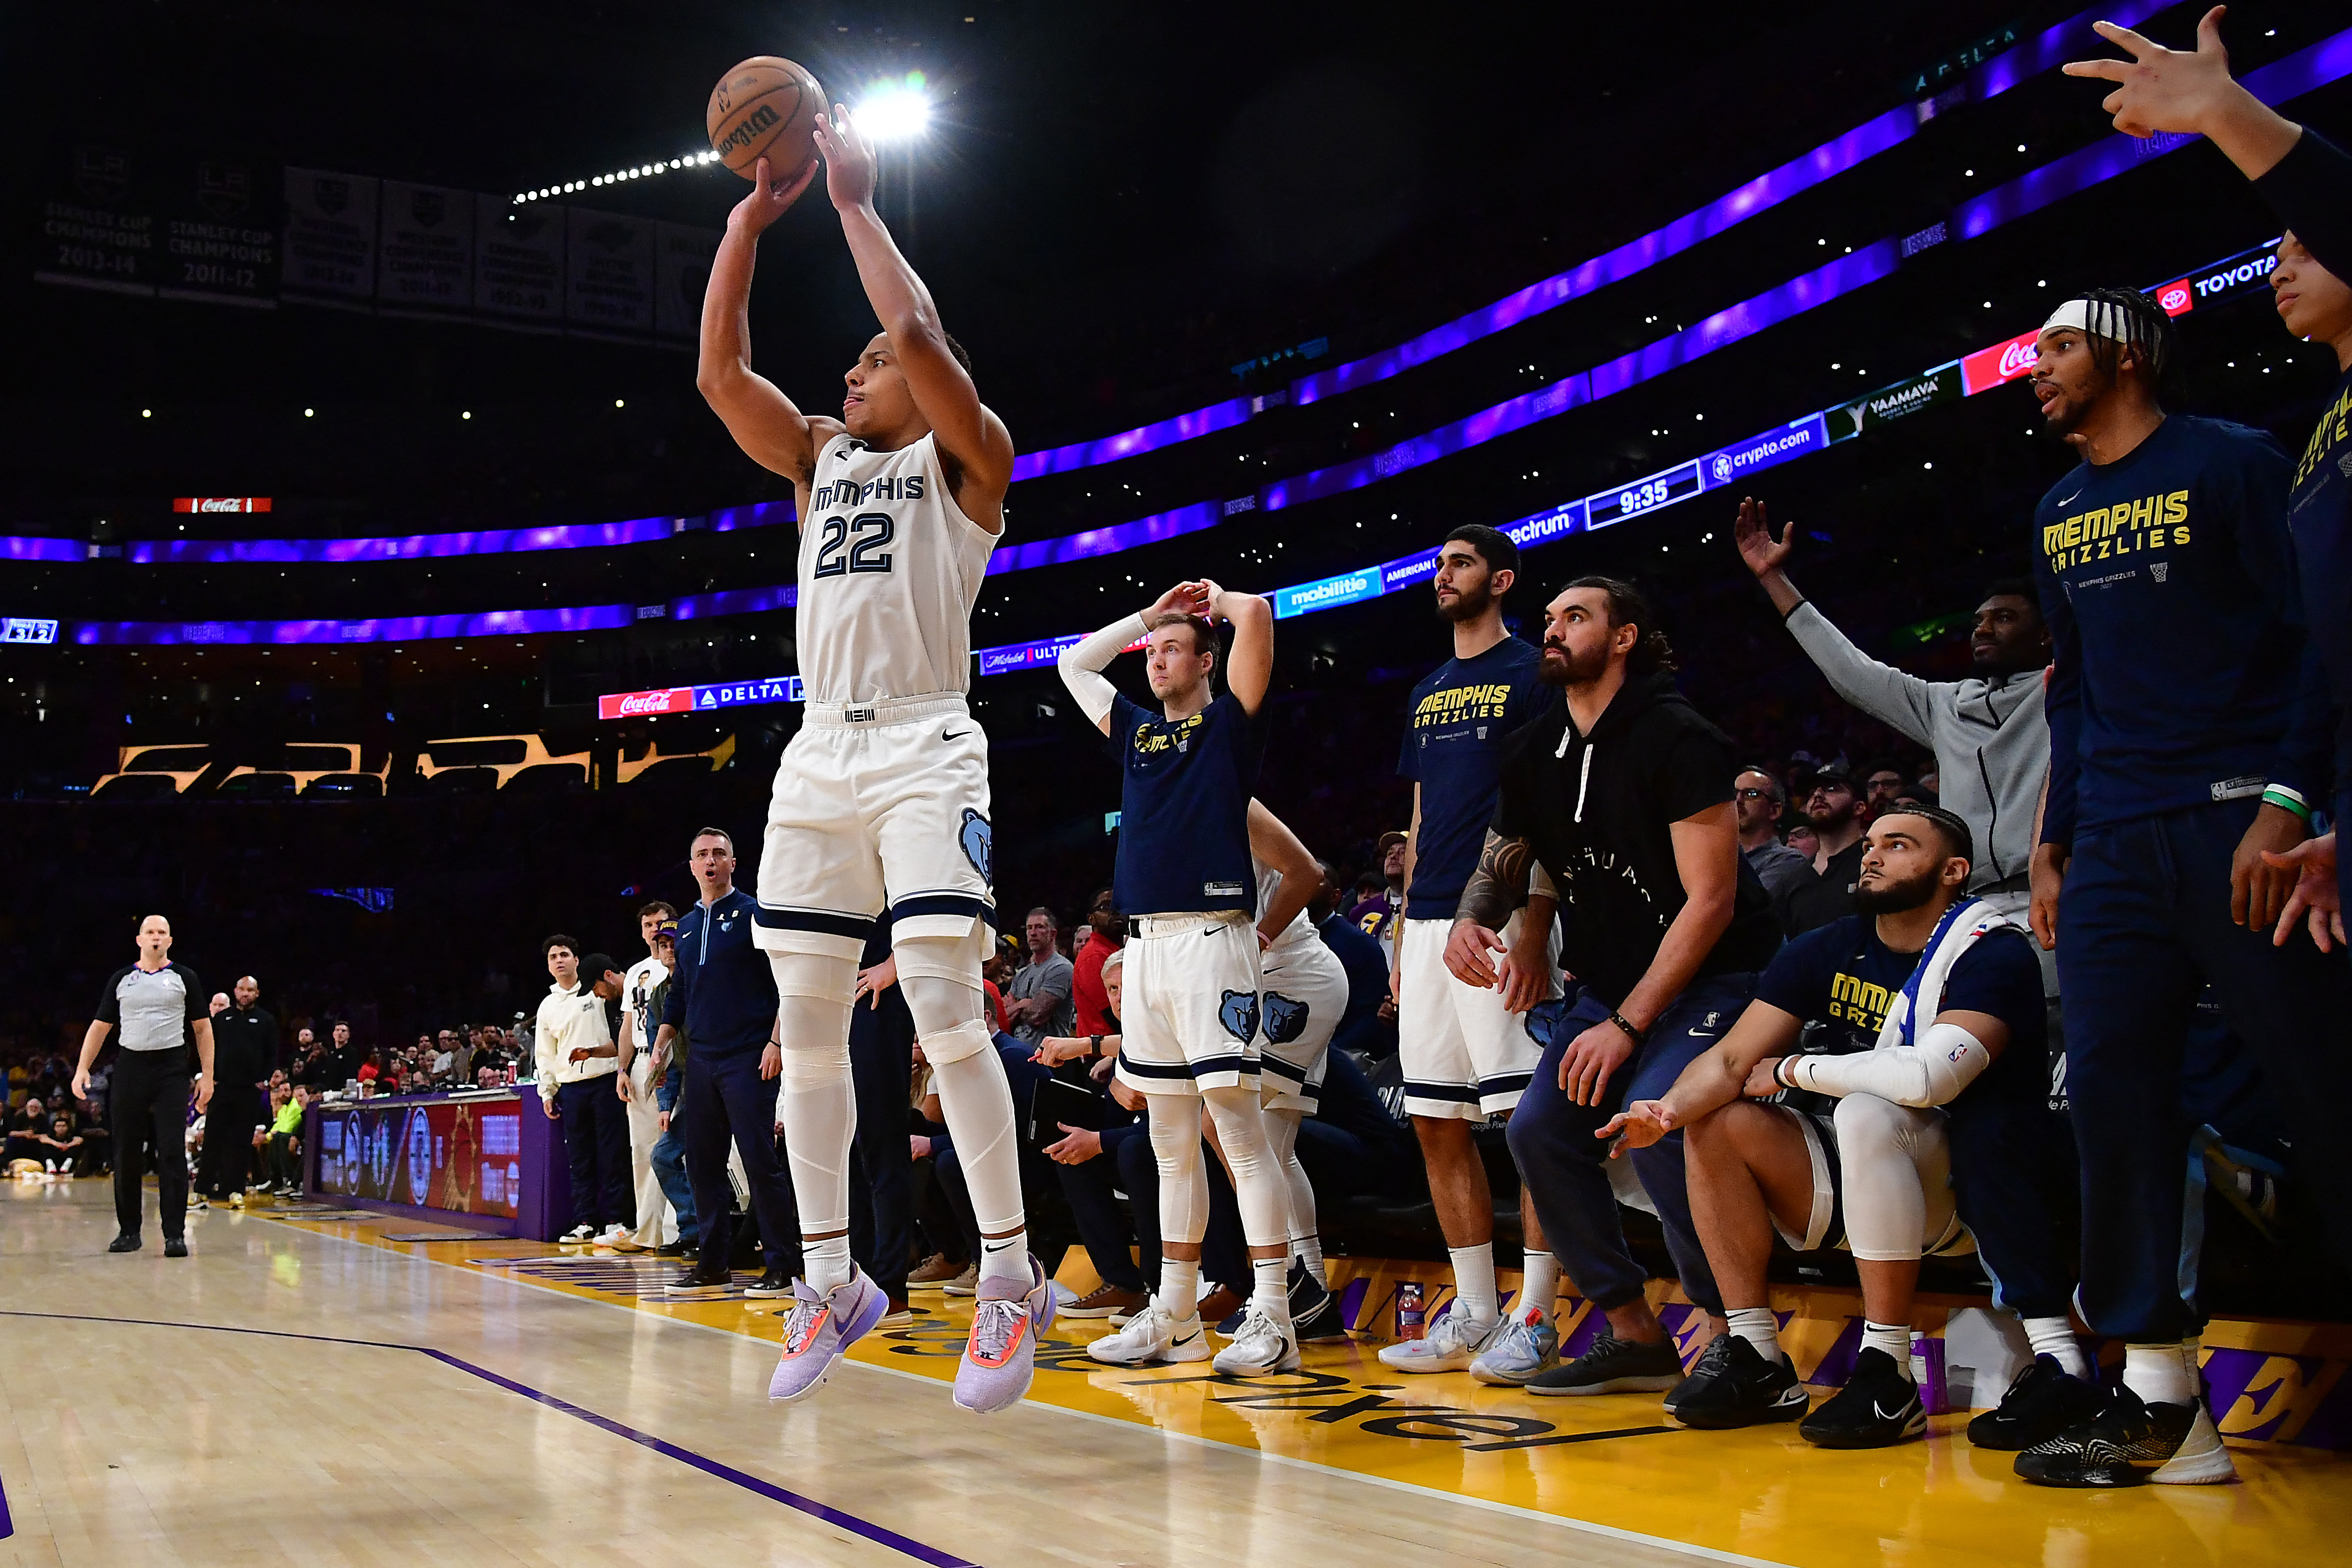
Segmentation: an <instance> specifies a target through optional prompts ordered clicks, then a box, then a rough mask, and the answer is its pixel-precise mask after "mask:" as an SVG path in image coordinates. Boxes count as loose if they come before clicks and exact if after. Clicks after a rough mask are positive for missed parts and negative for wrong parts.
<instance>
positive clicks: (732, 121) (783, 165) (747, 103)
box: [705, 55, 824, 180]
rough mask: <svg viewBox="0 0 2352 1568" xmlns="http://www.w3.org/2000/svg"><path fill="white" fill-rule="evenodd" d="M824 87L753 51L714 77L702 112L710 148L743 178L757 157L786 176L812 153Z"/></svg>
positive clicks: (800, 70) (785, 63) (801, 69)
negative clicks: (712, 85)
mask: <svg viewBox="0 0 2352 1568" xmlns="http://www.w3.org/2000/svg"><path fill="white" fill-rule="evenodd" d="M822 109H824V89H823V88H821V87H819V86H818V85H817V80H816V78H814V77H813V76H811V75H809V73H808V71H807V69H806V68H804V67H802V66H798V65H795V64H794V63H793V62H792V61H791V60H788V59H784V58H782V57H780V56H777V55H754V56H752V57H751V58H750V59H748V60H745V61H744V62H743V63H742V64H741V65H739V66H737V67H736V68H734V69H732V70H730V71H729V72H728V73H727V74H726V75H725V76H723V77H720V78H719V85H718V86H717V87H715V88H712V89H710V108H709V111H708V113H707V115H706V116H705V118H706V120H708V122H709V127H710V146H711V150H712V151H713V152H717V153H718V154H719V160H720V162H724V163H725V164H726V165H727V166H728V167H729V168H730V169H732V170H734V171H735V172H737V173H738V174H740V175H742V176H743V178H745V179H746V180H749V179H751V178H753V172H754V169H755V167H756V165H757V164H758V163H759V162H760V160H761V159H762V158H765V159H766V160H767V161H768V172H769V173H770V174H771V175H772V177H774V178H776V179H779V180H783V179H789V178H791V177H792V176H793V175H794V174H797V173H799V172H801V171H802V170H803V169H804V168H806V167H808V164H809V162H810V160H812V159H814V157H815V156H816V143H815V142H814V140H813V139H812V137H813V134H814V131H815V130H816V117H817V112H818V111H819V110H822Z"/></svg>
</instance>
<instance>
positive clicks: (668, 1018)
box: [654, 828, 800, 1296]
mask: <svg viewBox="0 0 2352 1568" xmlns="http://www.w3.org/2000/svg"><path fill="white" fill-rule="evenodd" d="M687 860H688V863H689V864H690V865H692V867H693V868H694V880H695V881H696V883H698V884H699V885H700V887H701V889H702V900H701V902H700V903H698V904H696V905H695V906H694V907H693V908H692V909H689V910H688V911H687V912H686V918H685V919H683V920H681V921H679V922H678V923H677V967H676V968H675V969H673V970H672V971H671V973H670V977H669V999H668V1000H667V1002H665V1003H664V1004H663V1006H662V1026H661V1032H660V1033H659V1034H658V1035H656V1036H655V1037H654V1049H655V1051H656V1052H662V1051H667V1050H668V1049H669V1047H670V1043H671V1041H672V1040H675V1039H676V1037H677V1032H678V1031H679V1030H685V1031H686V1033H687V1035H688V1037H689V1038H690V1039H691V1040H693V1042H694V1049H693V1050H692V1051H690V1052H688V1055H687V1059H686V1082H685V1083H684V1085H683V1086H681V1088H680V1089H679V1092H678V1098H677V1110H676V1112H675V1114H677V1115H680V1116H683V1117H685V1118H686V1179H687V1181H688V1183H689V1184H690V1185H691V1186H693V1188H694V1218H695V1226H696V1229H697V1232H698V1237H699V1245H700V1249H701V1250H700V1254H699V1256H698V1257H697V1259H696V1260H695V1264H694V1267H693V1268H692V1269H690V1270H687V1272H686V1273H685V1274H683V1275H681V1276H680V1277H679V1279H678V1281H677V1283H676V1284H673V1285H672V1286H671V1287H670V1293H671V1294H673V1295H708V1294H710V1293H713V1292H715V1291H722V1290H725V1289H726V1288H727V1286H728V1285H729V1284H730V1283H731V1282H732V1281H733V1279H734V1275H733V1274H732V1273H731V1272H730V1270H729V1269H728V1267H727V1241H728V1236H729V1233H730V1225H729V1220H728V1212H727V1207H728V1199H729V1197H730V1196H731V1195H730V1191H729V1188H728V1183H727V1145H728V1142H729V1140H730V1136H731V1137H732V1139H733V1142H734V1145H735V1152H736V1153H737V1154H738V1155H741V1156H742V1161H743V1176H744V1178H745V1181H746V1183H747V1184H748V1185H749V1186H750V1187H751V1213H752V1214H753V1215H754V1216H755V1217H756V1218H758V1219H759V1222H760V1242H761V1247H762V1248H763V1249H765V1251H766V1253H767V1258H768V1270H767V1272H766V1273H765V1274H764V1275H762V1276H761V1280H760V1281H759V1283H758V1284H756V1285H754V1286H752V1287H751V1293H753V1294H757V1295H762V1296H781V1295H783V1294H785V1293H786V1292H788V1291H791V1289H792V1277H793V1271H794V1266H795V1265H796V1264H797V1263H798V1261H799V1259H798V1257H797V1253H798V1251H799V1247H798V1245H797V1243H798V1241H799V1239H800V1221H799V1218H798V1217H797V1215H796V1213H795V1212H794V1209H793V1194H792V1187H791V1186H790V1185H789V1184H788V1183H787V1181H786V1179H785V1176H784V1170H783V1167H782V1166H780V1165H778V1164H777V1163H776V1134H775V1127H776V1092H775V1091H774V1090H773V1089H772V1088H768V1087H765V1086H764V1085H767V1084H772V1083H773V1082H775V1080H776V1075H777V1074H778V1073H779V1072H782V1071H783V1066H784V1061H783V1048H782V1046H780V1045H779V1044H777V1042H776V977H775V973H774V971H773V970H772V969H771V968H770V967H769V966H768V958H767V955H766V954H765V953H763V952H761V949H760V948H759V947H757V946H754V945H753V943H752V941H751V912H752V911H753V910H754V909H756V908H757V907H758V903H757V901H756V900H754V899H753V898H752V897H751V894H747V893H743V892H740V891H739V890H738V889H737V888H736V886H735V841H734V840H733V839H731V838H730V837H728V835H727V833H726V832H725V831H724V830H722V829H719V828H705V829H703V830H702V831H700V832H698V833H697V834H695V835H694V841H693V842H692V843H691V844H690V845H689V846H688V851H687Z"/></svg>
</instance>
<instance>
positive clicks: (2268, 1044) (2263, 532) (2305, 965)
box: [2017, 289, 2352, 1487]
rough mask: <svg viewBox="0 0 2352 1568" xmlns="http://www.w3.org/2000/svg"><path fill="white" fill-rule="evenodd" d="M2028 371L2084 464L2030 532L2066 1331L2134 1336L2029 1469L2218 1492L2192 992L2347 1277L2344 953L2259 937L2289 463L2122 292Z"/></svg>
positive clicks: (2290, 832)
mask: <svg viewBox="0 0 2352 1568" xmlns="http://www.w3.org/2000/svg"><path fill="white" fill-rule="evenodd" d="M2036 350H2037V353H2036V361H2035V365H2034V370H2033V373H2032V387H2033V392H2034V395H2035V396H2036V397H2037V398H2038V399H2039V400H2040V402H2041V408H2042V423H2043V425H2044V426H2045V427H2046V428H2047V429H2049V430H2050V431H2051V432H2052V433H2053V434H2056V435H2058V436H2060V437H2061V438H2062V439H2063V440H2064V441H2065V442H2066V443H2067V444H2069V445H2071V446H2073V447H2074V449H2075V451H2076V452H2077V453H2078V454H2079V455H2081V457H2082V459H2083V461H2082V463H2081V464H2080V465H2078V466H2077V467H2076V468H2075V469H2074V471H2073V472H2072V473H2070V474H2068V475H2067V476H2065V477H2064V478H2063V479H2061V480H2060V481H2059V482H2058V483H2057V484H2056V485H2054V486H2052V487H2051V489H2050V491H2049V493H2048V494H2047V495H2046V496H2044V497H2042V502H2041V504H2040V506H2039V507H2037V508H2036V510H2035V513H2034V519H2033V527H2034V531H2033V536H2032V546H2033V550H2034V563H2035V570H2036V576H2037V580H2038V583H2039V586H2040V590H2041V596H2042V609H2043V611H2044V612H2045V613H2046V614H2047V615H2048V617H2049V621H2050V631H2051V637H2052V643H2053V649H2054V652H2055V663H2054V665H2053V672H2052V679H2051V684H2050V694H2049V702H2048V711H2049V717H2050V752H2051V768H2050V789H2049V803H2048V808H2047V810H2046V811H2045V813H2044V817H2043V821H2042V834H2041V842H2040V843H2039V844H2038V845H2037V846H2036V847H2035V850H2034V853H2033V864H2032V879H2033V897H2032V924H2033V930H2034V934H2035V935H2036V936H2038V937H2039V938H2040V939H2041V941H2042V945H2043V946H2045V947H2050V946H2054V947H2055V949H2056V952H2057V958H2058V983H2059V992H2060V996H2061V998H2062V1000H2063V1008H2064V1017H2065V1032H2066V1065H2067V1088H2068V1092H2069V1095H2070V1098H2071V1099H2072V1102H2073V1116H2074V1133H2075V1140H2076V1143H2077V1145H2078V1146H2079V1149H2080V1152H2081V1156H2082V1170H2083V1281H2082V1289H2081V1293H2080V1301H2081V1303H2082V1310H2083V1313H2084V1318H2085V1319H2086V1321H2087V1322H2089V1324H2090V1326H2091V1328H2092V1329H2093V1330H2094V1331H2095V1332H2096V1333H2102V1334H2105V1335H2109V1336H2111V1337H2114V1338H2117V1339H2121V1340H2123V1341H2124V1342H2125V1362H2124V1375H2123V1382H2122V1385H2121V1386H2120V1387H2119V1388H2117V1389H2116V1390H2114V1391H2112V1392H2111V1393H2110V1394H2109V1396H2108V1398H2107V1400H2106V1403H2105V1405H2104V1406H2103V1407H2102V1408H2101V1409H2100V1410H2099V1411H2098V1413H2097V1414H2096V1415H2095V1416H2093V1417H2092V1418H2091V1419H2089V1420H2087V1421H2084V1422H2083V1423H2081V1424H2080V1425H2078V1426H2076V1427H2073V1428H2072V1429H2070V1430H2068V1431H2066V1432H2064V1433H2062V1434H2061V1435H2060V1436H2058V1437H2053V1438H2052V1439H2050V1440H2049V1441H2047V1442H2044V1443H2042V1444H2038V1445H2036V1446H2035V1447H2033V1448H2028V1449H2027V1450H2026V1451H2025V1452H2024V1453H2022V1454H2021V1455H2020V1456H2019V1457H2018V1461H2017V1469H2018V1473H2019V1474H2020V1475H2021V1476H2023V1477H2024V1478H2025V1479H2028V1480H2031V1481H2034V1482H2037V1483H2040V1484H2042V1485H2048V1486H2075V1487H2112V1486H2127V1485H2134V1484H2137V1483H2138V1482H2141V1481H2144V1480H2155V1481H2159V1482H2166V1483H2175V1484H2183V1483H2185V1484H2195V1483H2200V1482H2210V1481H2220V1480H2227V1479H2230V1477H2231V1475H2232V1474H2233V1470H2232V1467H2231V1462H2230V1456H2229V1453H2228V1451H2227V1450H2226V1449H2225V1448H2223V1447H2222V1446H2221V1439H2220V1437H2218V1436H2217V1435H2216V1433H2215V1431H2214V1427H2213V1423H2212V1420H2211V1417H2210V1414H2209V1412H2208V1411H2207V1410H2206V1408H2205V1406H2204V1402H2203V1399H2202V1396H2201V1394H2200V1377H2199V1345H2198V1340H2197V1335H2198V1333H2199V1332H2200V1328H2201V1326H2202V1325H2201V1322H2200V1318H2199V1316H2198V1314H2197V1313H2196V1311H2195V1309H2194V1308H2193V1307H2191V1306H2190V1305H2189V1304H2188V1303H2186V1302H2184V1301H2182V1300H2181V1294H2180V1291H2179V1282H2178V1267H2179V1248H2180V1234H2181V1218H2182V1202H2183V1197H2182V1182H2181V1179H2180V1150H2181V1149H2182V1147H2183V1146H2184V1140H2185V1139H2186V1137H2187V1136H2188V1134H2189V1126H2188V1118H2187V1115H2186V1113H2184V1111H2183V1108H2182V1103H2181V1057H2182V1050H2183V1043H2184V1036H2185V1033H2186V1030H2187V1028H2188V1025H2189V1018H2190V1015H2191V1012H2192V1010H2193V1009H2194V1008H2195V1006H2196V1002H2197V998H2198V996H2199V994H2200V992H2201V991H2202V990H2203V988H2205V986H2206V985H2207V984H2209V983H2210V985H2211V987H2212V988H2213V991H2214V994H2215V996H2216V997H2217V998H2218V999H2219V1001H2220V1003H2221V1010H2222V1014H2223V1017H2224V1019H2225V1021H2227V1022H2228V1024H2229V1025H2230V1027H2231V1029H2232V1030H2234V1031H2235V1032H2236V1033H2237V1035H2238V1036H2239V1037H2240V1038H2241V1039H2242V1040H2244V1041H2245V1042H2246V1044H2247V1045H2248V1046H2249V1047H2251V1048H2252V1051H2253V1052H2254V1054H2255V1057H2256V1059H2257V1060H2258V1061H2259V1062H2260V1063H2261V1066H2262V1070H2263V1077H2264V1078H2265V1079H2266V1080H2267V1082H2269V1084H2270V1086H2271V1090H2272V1092H2273V1094H2274V1095H2276V1096H2277V1098H2278V1100H2279V1103H2280V1107H2281V1110H2282V1111H2283V1113H2284V1116H2285V1118H2286V1122H2287V1125H2288V1128H2289V1130H2290V1134H2291V1136H2292V1139H2293V1142H2294V1147H2295V1150H2296V1153H2297V1155H2298V1156H2299V1158H2300V1159H2301V1161H2302V1162H2303V1165H2304V1167H2305V1173H2306V1175H2307V1176H2309V1178H2310V1180H2311V1184H2312V1188H2313V1190H2314V1191H2316V1192H2321V1193H2326V1194H2330V1195H2334V1203H2333V1213H2332V1223H2333V1224H2334V1226H2335V1227H2336V1235H2337V1242H2338V1247H2339V1249H2340V1250H2343V1251H2345V1252H2347V1255H2352V1248H2347V1247H2345V1246H2344V1240H2345V1236H2344V1224H2345V1217H2346V1213H2347V1210H2346V1206H2345V1203H2344V1201H2343V1198H2342V1196H2341V1195H2343V1194H2345V1193H2346V1192H2347V1191H2352V1142H2347V1140H2345V1139H2344V1138H2343V1137H2342V1136H2341V1128H2340V1126H2338V1125H2337V1124H2336V1123H2337V1121H2338V1120H2339V1118H2340V1116H2341V1113H2342V1110H2343V1107H2344V1106H2345V1105H2346V1104H2347V1103H2352V1084H2348V1083H2347V1079H2348V1078H2352V1066H2347V1063H2352V1058H2347V1055H2346V1053H2345V1052H2344V1051H2343V1050H2342V1049H2341V1040H2342V1020H2343V1019H2344V1017H2345V1015H2346V1011H2347V1003H2352V985H2347V977H2346V976H2345V974H2344V971H2343V967H2342V960H2341V959H2340V958H2331V957H2329V956H2326V955H2323V954H2321V953H2320V952H2318V951H2317V949H2316V948H2315V947H2313V946H2310V945H2309V944H2305V943H2297V944H2294V945H2293V946H2287V947H2274V946H2272V945H2271V943H2270V941H2269V939H2268V937H2269V932H2270V928H2271V926H2272V925H2273V923H2275V922H2276V920H2277V919H2278V917H2279V915H2280V914H2281V911H2282V909H2283V908H2284V904H2285V903H2286V898H2287V894H2288V892H2289V889H2290V888H2291V886H2292V883H2293V878H2294V872H2293V870H2292V869H2291V868H2287V867H2282V866H2279V865H2275V864H2270V863H2266V862H2264V860H2263V854H2264V852H2272V853H2278V852H2285V851H2289V850H2292V849H2293V848H2294V846H2296V845H2297V844H2299V843H2301V842H2302V841H2304V840H2305V837H2307V836H2308V833H2309V828H2308V826H2307V820H2308V815H2309V800H2310V798H2311V796H2312V795H2313V793H2314V792H2315V790H2316V789H2318V788H2319V787H2320V786H2321V785H2322V784H2323V783H2324V782H2325V781H2326V778H2327V769H2328V762H2327V728H2328V722H2329V713H2328V703H2327V697H2326V687H2325V683H2324V681H2323V680H2322V679H2321V676H2320V672H2319V669H2318V664H2317V661H2316V660H2315V658H2314V656H2313V655H2312V653H2311V650H2310V648H2309V646H2308V643H2307V641H2306V639H2305V632H2304V623H2303V614H2304V612H2303V597H2302V591H2301V589H2300V586H2299V584H2298V581H2297V573H2296V565H2295V556H2294V545H2293V542H2292V540H2291V539H2290V538H2289V535H2288V530H2287V489H2288V482H2289V470H2288V464H2287V460H2286V456H2285V455H2284V453H2283V452H2282V451H2280V449H2279V447H2278V445H2277V444H2276V443H2275V442H2273V441H2272V439H2271V438H2270V437H2269V436H2268V435H2265V434H2263V433H2262V432H2260V431H2257V430H2251V429H2248V428H2246V427H2245V426H2242V425H2236V424H2229V423H2222V422H2221V421H2219V420H2210V419H2198V418H2192V417H2189V416H2187V415H2181V414H2171V415H2168V414H2167V413H2166V412H2165V410H2164V407H2163V405H2162V402H2160V401H2159V393H2160V392H2164V391H2168V390H2177V383H2178V379H2179V378H2178V373H2177V369H2176V362H2177V357H2178V356H2177V350H2176V348H2175V345H2174V341H2173V333H2172V327H2171V323H2170V321H2169V319H2168V318H2167V317H2166V316H2165V314H2164V312H2163V310H2162V309H2161V308H2159V307H2158V306H2157V305H2156V304H2155V303H2154V302H2153V301H2152V300H2150V299H2148V298H2147V297H2146V296H2144V295H2142V294H2140V293H2139V292H2138V291H2137V290H2136V289H2094V290H2091V291H2089V292H2087V293H2084V294H2083V295H2081V296H2078V297H2076V298H2073V299H2069V300H2067V301H2066V302H2064V303H2063V304H2062V305H2060V306H2059V307H2058V308H2057V309H2056V310H2054V311H2053V312H2052V313H2051V316H2050V319H2048V320H2047V321H2046V322H2044V323H2043V325H2042V330H2041V333H2040V335H2039V339H2038V341H2037V344H2036Z"/></svg>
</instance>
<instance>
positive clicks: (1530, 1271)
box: [1519, 1252, 1559, 1317]
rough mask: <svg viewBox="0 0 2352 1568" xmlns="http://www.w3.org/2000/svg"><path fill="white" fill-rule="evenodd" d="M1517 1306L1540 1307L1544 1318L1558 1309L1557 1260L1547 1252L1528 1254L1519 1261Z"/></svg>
mask: <svg viewBox="0 0 2352 1568" xmlns="http://www.w3.org/2000/svg"><path fill="white" fill-rule="evenodd" d="M1519 1305H1520V1306H1521V1307H1529V1306H1536V1307H1541V1308H1542V1309H1543V1310H1544V1316H1546V1317H1550V1316H1551V1315H1552V1313H1553V1312H1556V1311H1557V1310H1558V1309H1559V1259H1557V1258H1555V1257H1553V1256H1552V1255H1551V1254H1550V1253H1549V1252H1530V1253H1528V1254H1527V1256H1526V1257H1525V1258H1524V1259H1523V1260H1521V1261H1520V1264H1519Z"/></svg>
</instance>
